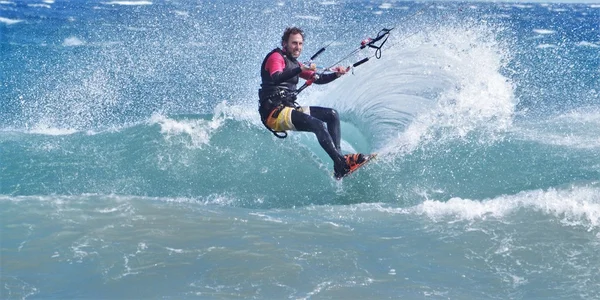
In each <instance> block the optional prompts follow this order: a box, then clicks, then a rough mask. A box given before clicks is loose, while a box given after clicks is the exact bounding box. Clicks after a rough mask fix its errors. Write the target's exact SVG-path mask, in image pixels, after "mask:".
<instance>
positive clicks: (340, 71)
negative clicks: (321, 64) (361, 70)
mask: <svg viewBox="0 0 600 300" xmlns="http://www.w3.org/2000/svg"><path fill="white" fill-rule="evenodd" d="M331 70H332V71H334V72H335V75H337V77H340V76H342V75H344V74H346V73H348V71H350V67H342V66H337V67H334V68H332V69H331Z"/></svg>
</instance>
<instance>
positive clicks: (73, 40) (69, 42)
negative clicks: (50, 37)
mask: <svg viewBox="0 0 600 300" xmlns="http://www.w3.org/2000/svg"><path fill="white" fill-rule="evenodd" d="M62 45H63V46H65V47H76V46H82V45H85V42H84V41H82V40H80V39H79V38H77V37H74V36H71V37H68V38H66V39H65V40H64V41H63V43H62Z"/></svg>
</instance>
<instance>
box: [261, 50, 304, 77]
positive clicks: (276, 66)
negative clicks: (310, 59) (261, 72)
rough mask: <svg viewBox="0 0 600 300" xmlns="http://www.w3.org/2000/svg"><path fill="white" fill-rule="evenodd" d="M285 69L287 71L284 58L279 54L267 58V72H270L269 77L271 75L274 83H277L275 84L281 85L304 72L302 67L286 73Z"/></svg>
mask: <svg viewBox="0 0 600 300" xmlns="http://www.w3.org/2000/svg"><path fill="white" fill-rule="evenodd" d="M283 69H285V61H284V60H283V56H281V54H279V53H277V52H273V54H271V55H270V56H269V58H267V63H266V64H265V70H267V72H269V75H271V79H272V80H273V82H275V84H280V83H282V82H284V81H287V80H289V79H291V78H292V77H294V76H296V75H298V74H300V73H301V72H302V69H301V68H300V67H297V68H294V69H290V70H286V71H283Z"/></svg>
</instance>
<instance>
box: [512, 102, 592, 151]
mask: <svg viewBox="0 0 600 300" xmlns="http://www.w3.org/2000/svg"><path fill="white" fill-rule="evenodd" d="M515 133H516V135H517V136H518V137H520V138H522V139H525V140H531V141H535V142H538V143H541V144H546V145H555V146H564V147H569V148H577V149H599V148H600V112H594V111H573V112H569V113H567V114H564V115H560V116H557V117H554V118H551V119H548V120H544V121H541V122H538V123H524V124H522V125H521V128H519V129H518V131H516V132H515Z"/></svg>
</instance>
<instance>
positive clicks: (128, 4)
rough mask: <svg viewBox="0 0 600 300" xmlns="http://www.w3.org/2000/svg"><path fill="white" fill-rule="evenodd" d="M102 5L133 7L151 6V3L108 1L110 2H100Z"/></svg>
mask: <svg viewBox="0 0 600 300" xmlns="http://www.w3.org/2000/svg"><path fill="white" fill-rule="evenodd" d="M102 4H107V5H126V6H133V5H152V2H151V1H110V2H102Z"/></svg>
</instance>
